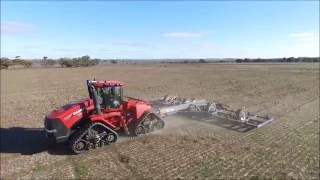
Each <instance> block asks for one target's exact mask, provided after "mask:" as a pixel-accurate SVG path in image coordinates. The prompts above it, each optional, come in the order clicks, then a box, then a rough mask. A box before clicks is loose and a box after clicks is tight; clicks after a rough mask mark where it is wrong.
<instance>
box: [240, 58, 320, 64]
mask: <svg viewBox="0 0 320 180" xmlns="http://www.w3.org/2000/svg"><path fill="white" fill-rule="evenodd" d="M235 61H236V62H237V63H251V62H252V63H263V62H280V63H288V62H289V63H290V62H320V58H319V57H297V58H295V57H288V58H286V57H284V58H270V59H262V58H254V59H249V58H244V59H236V60H235Z"/></svg>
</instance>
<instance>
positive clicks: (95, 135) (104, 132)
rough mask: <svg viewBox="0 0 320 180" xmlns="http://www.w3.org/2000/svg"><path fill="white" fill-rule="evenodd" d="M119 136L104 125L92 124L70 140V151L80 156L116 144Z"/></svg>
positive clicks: (80, 130)
mask: <svg viewBox="0 0 320 180" xmlns="http://www.w3.org/2000/svg"><path fill="white" fill-rule="evenodd" d="M117 139H118V134H117V133H116V132H115V131H113V130H112V129H110V128H109V127H107V126H105V125H104V124H102V123H99V122H97V123H92V124H90V125H86V126H85V127H83V128H80V129H79V130H78V131H77V132H76V133H75V134H74V135H73V136H72V137H71V138H70V140H69V146H70V149H71V150H72V151H73V152H74V153H75V154H80V153H82V152H83V151H86V150H89V149H90V148H92V149H95V148H100V147H103V146H104V145H108V144H111V143H115V142H116V141H117Z"/></svg>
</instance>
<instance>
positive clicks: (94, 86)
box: [87, 80, 123, 113]
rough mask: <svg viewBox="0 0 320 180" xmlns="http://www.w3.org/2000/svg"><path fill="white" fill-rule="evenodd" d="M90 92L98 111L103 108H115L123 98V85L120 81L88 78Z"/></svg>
mask: <svg viewBox="0 0 320 180" xmlns="http://www.w3.org/2000/svg"><path fill="white" fill-rule="evenodd" d="M87 86H88V92H89V96H90V98H91V99H93V101H94V103H95V107H96V111H97V113H101V109H115V108H118V107H119V106H120V105H121V102H122V100H123V92H122V86H123V84H122V83H121V82H120V81H91V80H87Z"/></svg>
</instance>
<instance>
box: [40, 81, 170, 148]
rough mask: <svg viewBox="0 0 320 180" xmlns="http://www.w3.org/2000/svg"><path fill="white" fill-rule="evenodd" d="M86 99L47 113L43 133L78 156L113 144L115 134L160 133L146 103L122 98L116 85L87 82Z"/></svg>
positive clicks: (158, 121) (157, 119)
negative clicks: (87, 95)
mask: <svg viewBox="0 0 320 180" xmlns="http://www.w3.org/2000/svg"><path fill="white" fill-rule="evenodd" d="M87 88H88V93H89V98H86V99H84V100H81V101H76V102H71V103H69V104H66V105H64V106H62V107H60V108H58V109H56V110H53V111H51V112H49V113H48V114H47V115H46V117H45V123H44V125H45V128H44V129H45V132H46V136H47V137H48V138H49V139H50V141H52V142H54V143H66V144H68V145H69V146H70V148H71V150H72V151H73V152H74V153H76V154H79V153H81V152H83V151H86V150H89V149H94V148H99V147H102V146H104V145H107V144H111V143H114V142H116V141H117V139H118V133H124V134H127V135H131V136H140V135H143V134H146V133H150V132H152V131H155V130H159V129H162V128H163V127H164V125H165V123H164V121H163V120H162V119H161V118H160V117H159V116H158V115H157V114H156V113H154V112H153V110H152V107H151V104H150V103H149V102H147V101H144V100H140V99H135V98H131V97H124V96H123V83H122V82H119V81H95V80H87Z"/></svg>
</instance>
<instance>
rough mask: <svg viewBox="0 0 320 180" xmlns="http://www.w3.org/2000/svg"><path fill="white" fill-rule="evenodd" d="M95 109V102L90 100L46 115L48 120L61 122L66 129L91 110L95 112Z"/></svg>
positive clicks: (71, 104) (74, 103)
mask: <svg viewBox="0 0 320 180" xmlns="http://www.w3.org/2000/svg"><path fill="white" fill-rule="evenodd" d="M93 107H94V105H93V100H92V99H89V98H88V99H84V100H80V101H73V102H70V103H68V104H66V105H64V106H62V107H60V108H58V109H55V110H53V111H51V112H49V113H48V114H47V115H46V119H52V120H58V121H61V122H63V124H64V125H65V126H66V127H68V128H70V127H71V126H72V125H73V124H74V122H76V121H78V120H79V119H81V118H82V117H83V116H85V115H86V114H87V113H88V110H89V109H92V110H93Z"/></svg>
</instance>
